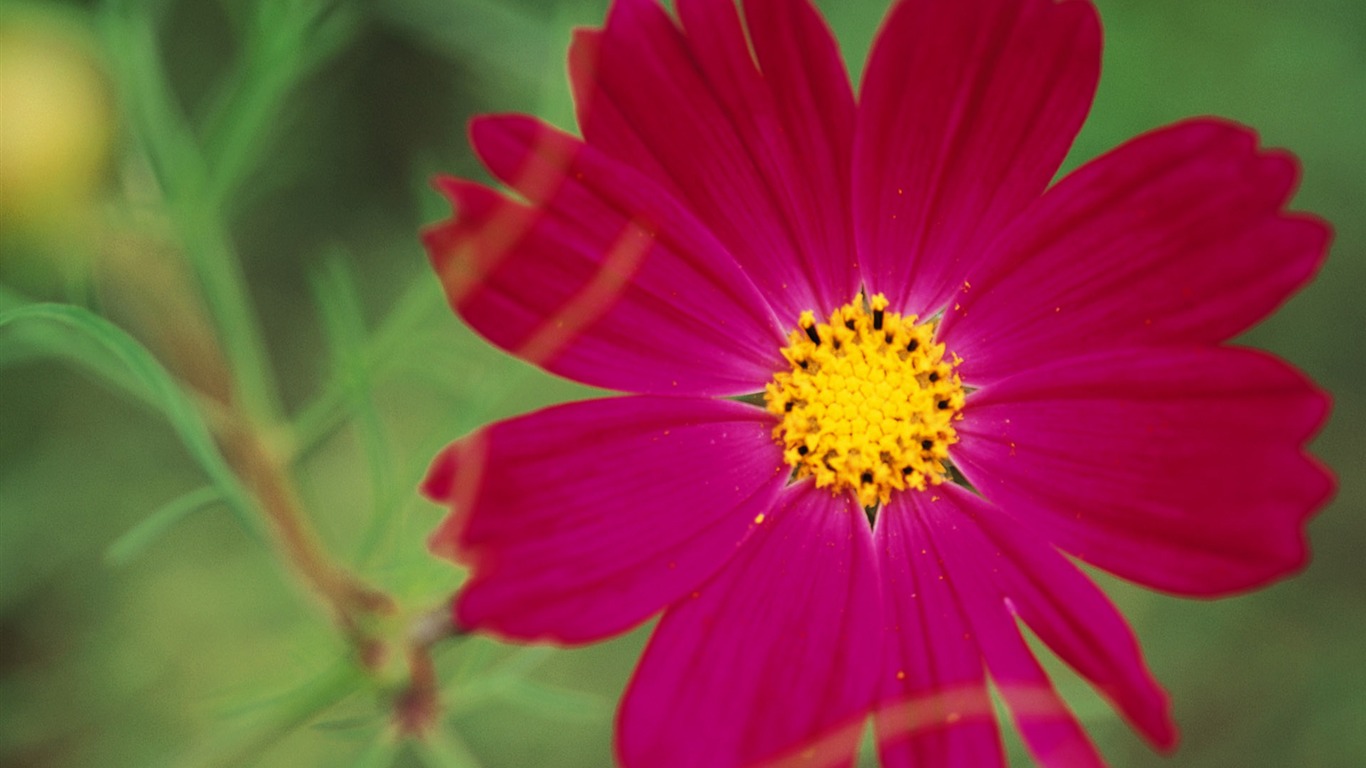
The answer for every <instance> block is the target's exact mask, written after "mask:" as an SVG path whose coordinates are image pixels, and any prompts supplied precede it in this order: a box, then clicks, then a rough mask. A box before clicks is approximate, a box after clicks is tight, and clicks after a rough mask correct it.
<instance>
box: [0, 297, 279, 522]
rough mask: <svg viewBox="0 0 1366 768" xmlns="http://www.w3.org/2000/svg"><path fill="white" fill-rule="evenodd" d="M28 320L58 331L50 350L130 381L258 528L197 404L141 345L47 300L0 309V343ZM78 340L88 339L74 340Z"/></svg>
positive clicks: (95, 318) (102, 373) (117, 379)
mask: <svg viewBox="0 0 1366 768" xmlns="http://www.w3.org/2000/svg"><path fill="white" fill-rule="evenodd" d="M28 325H42V326H47V327H49V328H50V329H52V330H54V331H58V332H59V334H58V335H57V336H55V337H53V338H54V339H55V340H54V341H52V342H51V346H50V347H49V350H50V351H52V352H54V353H57V354H61V355H64V356H68V357H70V359H72V360H73V361H75V362H77V363H80V364H81V365H83V366H84V367H86V368H87V369H89V370H90V371H91V372H93V373H95V374H96V375H99V376H101V377H103V378H105V379H107V380H111V381H113V382H114V383H116V384H118V385H120V386H122V387H128V386H133V385H134V384H135V385H136V386H137V387H138V388H139V389H140V391H141V393H142V394H143V399H144V400H145V401H146V402H148V403H150V404H152V405H154V406H155V407H156V408H157V410H159V411H160V412H161V413H162V414H163V415H165V416H166V419H167V420H168V421H169V422H170V424H171V428H172V429H174V430H175V432H176V434H177V435H178V436H179V437H180V440H181V442H182V443H183V444H184V445H185V448H186V449H187V450H188V451H189V453H190V455H191V456H192V457H193V458H194V459H195V461H196V462H197V463H198V464H199V466H200V467H201V468H202V469H203V470H204V472H205V474H207V475H208V476H209V480H210V482H211V483H212V485H213V487H214V488H215V489H216V490H217V491H218V492H219V493H220V494H221V495H222V497H223V499H224V500H225V501H226V502H227V503H228V505H229V506H230V507H231V508H232V509H233V511H234V512H236V513H237V516H238V518H239V519H240V520H241V521H242V523H243V525H244V526H246V527H247V529H248V530H250V531H252V532H254V533H257V534H258V535H261V534H262V531H261V527H260V523H259V521H257V519H256V517H255V515H253V514H252V513H251V504H250V501H249V497H248V496H247V494H246V493H245V491H243V489H242V487H241V485H240V484H239V483H238V481H237V477H236V475H234V474H233V471H232V469H230V468H229V467H228V464H227V462H226V461H225V460H224V459H223V455H222V453H220V452H219V450H218V446H217V444H216V443H215V442H214V439H213V435H212V434H211V433H210V431H209V428H208V426H207V425H205V423H204V420H203V419H202V418H201V417H200V414H199V411H198V409H197V408H196V407H195V405H194V404H193V402H191V400H190V398H189V396H188V395H186V394H185V391H184V390H182V389H181V388H180V385H179V384H178V383H177V382H176V380H175V378H174V377H172V376H171V374H170V373H168V372H167V371H166V369H165V368H163V367H162V366H161V364H160V363H159V362H157V359H156V357H154V356H153V355H152V353H151V352H149V351H148V350H147V348H146V347H144V346H142V345H141V344H139V343H138V342H137V340H136V339H134V338H133V337H131V336H129V335H128V334H127V333H125V332H124V331H123V330H122V329H120V328H119V327H118V326H116V325H114V324H113V323H111V322H109V321H108V320H105V319H104V318H102V317H100V316H99V315H96V314H94V313H93V312H90V311H89V310H86V309H83V308H81V307H73V306H68V305H65V304H46V303H44V304H29V305H27V306H23V307H19V308H17V309H11V310H8V311H5V312H0V332H6V333H3V334H0V347H3V346H5V345H6V344H8V342H9V334H8V333H7V332H8V331H10V330H11V329H13V328H15V327H23V326H28ZM82 341H84V342H90V344H83V343H79V342H82ZM130 382H131V383H130Z"/></svg>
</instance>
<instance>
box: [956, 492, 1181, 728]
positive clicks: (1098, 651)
mask: <svg viewBox="0 0 1366 768" xmlns="http://www.w3.org/2000/svg"><path fill="white" fill-rule="evenodd" d="M944 491H945V494H946V495H947V496H948V497H949V498H950V499H951V500H952V501H953V503H955V504H957V505H958V507H959V508H960V509H962V510H965V511H966V514H967V521H966V522H965V523H964V524H965V525H972V526H973V527H977V528H980V530H981V532H982V533H983V534H985V537H986V538H985V540H986V541H989V542H990V545H991V546H994V547H995V548H996V555H995V557H994V558H992V559H991V560H990V562H991V563H992V567H991V569H990V571H991V575H992V581H994V582H995V583H996V586H997V588H998V589H999V590H1000V592H1001V594H1002V596H1004V597H1005V598H1006V599H1008V600H1009V601H1010V605H1011V606H1012V608H1013V609H1014V610H1015V612H1016V613H1017V614H1018V615H1019V617H1020V619H1022V620H1023V621H1024V622H1025V624H1027V625H1029V628H1030V629H1032V630H1034V632H1035V633H1036V634H1037V635H1038V636H1039V639H1041V640H1043V641H1044V643H1045V644H1047V645H1048V647H1049V648H1051V649H1052V650H1053V652H1054V653H1056V654H1057V655H1058V656H1059V657H1061V658H1062V660H1063V661H1066V662H1067V663H1068V664H1069V665H1071V666H1072V668H1073V669H1075V670H1077V672H1079V673H1080V674H1081V675H1082V676H1083V677H1085V678H1086V679H1087V680H1090V681H1091V683H1092V684H1093V685H1095V686H1096V687H1097V688H1099V689H1100V690H1101V692H1102V693H1104V694H1105V695H1106V697H1107V698H1109V699H1110V701H1112V702H1113V703H1114V704H1115V705H1116V707H1117V708H1118V709H1119V710H1120V711H1122V712H1123V713H1124V715H1125V716H1126V717H1127V718H1128V719H1129V721H1130V722H1131V723H1133V724H1134V726H1135V727H1136V728H1137V729H1138V730H1139V731H1141V732H1142V733H1143V734H1144V735H1145V736H1146V737H1148V739H1150V740H1151V741H1152V742H1153V744H1154V745H1156V746H1158V747H1160V748H1164V749H1165V748H1170V747H1171V746H1173V745H1174V744H1175V743H1176V726H1175V725H1174V724H1173V723H1172V719H1171V706H1170V703H1169V701H1168V700H1167V696H1166V694H1165V693H1164V692H1163V691H1162V688H1161V687H1160V686H1159V685H1158V684H1157V681H1156V680H1154V679H1153V676H1152V673H1150V672H1149V671H1148V668H1147V666H1146V664H1145V663H1144V661H1143V656H1142V654H1141V652H1140V650H1139V647H1138V640H1137V639H1136V638H1135V637H1134V633H1133V631H1132V630H1131V629H1129V625H1128V623H1127V622H1125V620H1124V617H1123V616H1121V615H1120V613H1119V611H1118V610H1116V608H1115V606H1114V605H1113V604H1112V603H1111V602H1110V600H1109V599H1108V598H1107V597H1106V596H1105V594H1104V593H1103V592H1101V591H1100V589H1099V588H1098V587H1097V586H1096V585H1095V583H1094V582H1092V581H1091V580H1090V579H1089V578H1087V577H1086V575H1085V574H1083V573H1082V572H1081V570H1080V569H1078V568H1077V567H1076V566H1075V565H1073V564H1072V563H1071V562H1069V561H1068V560H1067V558H1065V557H1063V556H1062V555H1061V554H1059V553H1058V551H1057V550H1056V549H1054V548H1053V547H1052V546H1051V545H1049V544H1048V543H1047V542H1045V541H1043V540H1042V539H1040V538H1039V537H1038V536H1037V535H1036V534H1034V533H1033V532H1031V531H1029V530H1027V529H1026V528H1024V527H1023V526H1021V525H1020V524H1019V523H1018V522H1017V521H1015V520H1013V519H1011V518H1009V517H1007V516H1005V515H1003V514H1002V513H1001V512H1000V510H998V509H996V508H995V507H993V506H991V504H989V503H988V502H987V501H985V500H984V499H982V498H980V497H978V496H974V495H972V494H971V493H968V492H967V491H964V490H962V489H960V488H957V487H946V488H945V489H944Z"/></svg>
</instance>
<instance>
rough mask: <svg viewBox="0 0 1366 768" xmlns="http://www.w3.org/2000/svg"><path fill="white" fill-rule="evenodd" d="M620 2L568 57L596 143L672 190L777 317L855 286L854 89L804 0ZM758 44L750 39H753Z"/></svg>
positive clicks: (584, 122)
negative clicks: (668, 7) (670, 8)
mask: <svg viewBox="0 0 1366 768" xmlns="http://www.w3.org/2000/svg"><path fill="white" fill-rule="evenodd" d="M745 10H746V14H745V21H746V22H747V24H746V25H744V26H742V23H741V19H740V16H739V14H738V12H737V11H736V9H735V6H734V3H733V2H732V0H682V2H680V3H679V4H678V11H679V16H680V19H681V21H682V24H683V28H682V29H680V28H679V26H678V25H676V24H675V23H674V21H673V20H672V19H670V18H669V17H668V15H667V13H666V12H665V11H664V9H663V8H662V7H661V6H660V5H659V3H657V2H655V0H618V2H616V3H614V4H613V6H612V10H611V11H610V13H609V16H608V20H607V25H606V28H605V29H604V30H603V31H602V32H601V33H600V34H596V35H591V36H580V37H579V38H578V39H577V40H576V51H574V52H573V54H572V55H571V81H572V82H573V83H574V89H575V97H576V102H577V106H578V112H579V121H580V124H581V126H582V128H583V133H584V136H585V137H586V138H587V140H588V141H589V143H590V144H592V145H593V146H595V147H598V148H600V149H602V150H603V151H605V152H607V153H609V154H611V155H612V156H614V157H616V158H618V159H619V160H621V161H623V162H624V163H627V164H630V165H632V166H634V167H637V168H639V169H641V170H642V171H643V172H645V173H649V174H651V175H652V176H653V177H654V178H655V179H656V181H658V182H659V183H660V185H661V186H662V187H664V188H666V189H669V190H671V191H674V192H676V193H677V194H678V195H679V196H680V199H681V200H683V201H684V202H685V203H686V204H687V205H688V206H689V208H690V209H691V210H692V211H694V212H695V213H696V214H697V215H698V216H699V218H701V219H702V220H703V221H704V222H705V223H706V224H707V225H708V226H709V227H710V228H711V229H712V231H713V232H715V233H716V236H717V238H718V239H719V240H720V241H721V242H722V243H724V244H725V246H726V247H727V248H728V249H729V250H730V252H731V253H733V254H734V255H735V257H736V259H738V260H739V261H740V263H741V264H742V265H743V266H744V267H745V269H746V271H747V272H748V274H749V275H750V276H751V278H752V279H754V281H755V282H756V284H758V286H759V287H760V289H762V291H763V294H764V296H765V297H767V298H768V300H769V301H770V302H771V304H772V306H773V307H774V309H775V310H776V311H777V312H778V315H779V317H780V318H782V319H783V320H784V322H786V323H788V324H792V323H795V320H796V318H797V316H798V315H799V314H800V312H801V311H802V310H806V309H814V310H817V311H818V312H829V311H830V310H832V309H834V308H835V307H836V306H838V305H840V304H843V303H845V302H847V301H849V300H850V299H851V298H852V297H853V295H854V293H855V292H856V290H857V269H856V266H855V261H856V260H855V258H854V255H853V247H852V237H851V234H850V230H849V219H848V216H849V204H848V203H849V201H848V192H847V190H848V188H849V181H848V179H849V153H850V146H851V143H852V135H853V122H854V100H853V94H852V92H851V90H850V88H849V85H848V78H847V75H846V74H845V70H844V66H843V62H842V60H841V59H840V57H839V52H838V49H837V48H836V45H835V41H834V38H833V36H832V35H831V33H830V31H829V29H828V28H827V27H826V26H825V23H824V22H823V21H822V20H821V18H820V17H819V16H818V15H817V14H816V12H815V11H814V9H813V8H812V7H811V6H810V4H809V2H807V0H783V1H782V2H775V0H749V2H746V4H745ZM751 44H752V48H751Z"/></svg>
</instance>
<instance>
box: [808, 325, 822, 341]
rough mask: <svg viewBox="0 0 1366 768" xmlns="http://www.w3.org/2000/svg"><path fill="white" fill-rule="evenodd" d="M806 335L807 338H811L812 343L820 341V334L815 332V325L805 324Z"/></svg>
mask: <svg viewBox="0 0 1366 768" xmlns="http://www.w3.org/2000/svg"><path fill="white" fill-rule="evenodd" d="M806 337H807V338H808V339H811V343H812V344H819V343H821V335H820V334H819V333H816V326H814V325H808V326H806Z"/></svg>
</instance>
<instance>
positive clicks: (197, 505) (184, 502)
mask: <svg viewBox="0 0 1366 768" xmlns="http://www.w3.org/2000/svg"><path fill="white" fill-rule="evenodd" d="M224 501H225V499H224V498H223V493H222V491H220V490H219V489H217V488H213V487H209V488H200V489H199V490H196V491H190V492H189V493H187V494H185V495H184V496H181V497H179V498H176V499H173V500H171V501H170V502H168V503H167V504H165V505H164V506H162V507H161V508H160V509H158V510H157V511H155V512H153V513H152V514H150V515H148V516H147V517H145V518H143V520H142V521H141V522H139V523H138V524H137V525H135V526H133V527H132V528H130V529H129V530H128V532H127V533H125V534H123V535H122V536H120V537H118V538H117V539H115V540H114V543H113V544H110V545H109V548H108V549H106V550H105V552H104V559H105V562H108V563H109V564H110V565H119V566H122V565H127V564H128V563H130V562H132V561H133V559H134V558H136V557H137V556H138V555H140V554H142V552H143V551H144V550H145V549H147V547H148V546H149V545H150V544H151V543H152V542H154V541H156V540H157V539H158V538H160V537H161V535H162V534H164V533H166V531H168V530H170V529H171V527H173V526H174V525H175V524H176V523H179V522H180V521H181V520H184V519H185V518H187V517H189V516H190V515H192V514H194V513H195V512H198V511H200V510H202V509H208V508H209V507H212V506H214V505H216V504H221V503H223V502H224Z"/></svg>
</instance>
